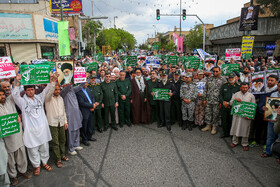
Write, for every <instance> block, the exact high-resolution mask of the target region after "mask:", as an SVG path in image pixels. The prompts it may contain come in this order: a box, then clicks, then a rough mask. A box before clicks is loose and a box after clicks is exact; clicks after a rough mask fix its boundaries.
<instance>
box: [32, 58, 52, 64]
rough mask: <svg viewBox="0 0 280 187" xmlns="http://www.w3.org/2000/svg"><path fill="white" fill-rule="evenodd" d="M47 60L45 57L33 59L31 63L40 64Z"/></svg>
mask: <svg viewBox="0 0 280 187" xmlns="http://www.w3.org/2000/svg"><path fill="white" fill-rule="evenodd" d="M47 61H48V60H47V59H34V60H32V61H31V62H32V64H42V63H44V62H47Z"/></svg>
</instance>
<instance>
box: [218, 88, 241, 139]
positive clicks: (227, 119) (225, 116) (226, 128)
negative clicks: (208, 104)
mask: <svg viewBox="0 0 280 187" xmlns="http://www.w3.org/2000/svg"><path fill="white" fill-rule="evenodd" d="M239 91H240V84H239V83H234V85H231V84H230V83H225V84H223V85H222V87H221V89H220V95H219V98H220V102H221V105H222V108H221V115H222V127H223V132H224V136H229V133H230V129H231V122H232V115H231V114H230V108H225V107H224V106H223V102H224V101H226V102H228V103H229V101H230V100H231V98H232V95H233V94H235V93H236V92H239Z"/></svg>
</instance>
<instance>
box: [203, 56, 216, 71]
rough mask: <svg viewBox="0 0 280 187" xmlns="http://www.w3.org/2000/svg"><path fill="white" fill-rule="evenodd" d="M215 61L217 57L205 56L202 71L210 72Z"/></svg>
mask: <svg viewBox="0 0 280 187" xmlns="http://www.w3.org/2000/svg"><path fill="white" fill-rule="evenodd" d="M216 61H217V56H215V55H206V56H205V60H204V69H205V70H206V71H211V69H212V68H213V67H215V66H216Z"/></svg>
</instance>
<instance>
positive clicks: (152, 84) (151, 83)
mask: <svg viewBox="0 0 280 187" xmlns="http://www.w3.org/2000/svg"><path fill="white" fill-rule="evenodd" d="M150 77H151V79H149V80H148V81H147V84H148V92H149V104H150V108H151V119H150V120H151V123H154V122H158V124H159V103H158V101H156V100H154V99H153V96H154V93H153V92H152V90H153V88H156V87H157V84H158V81H159V80H158V79H157V72H156V71H155V70H152V71H151V76H150Z"/></svg>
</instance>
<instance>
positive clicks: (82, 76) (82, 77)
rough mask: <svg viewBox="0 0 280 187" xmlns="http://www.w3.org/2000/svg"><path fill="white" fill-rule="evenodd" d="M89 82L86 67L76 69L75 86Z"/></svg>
mask: <svg viewBox="0 0 280 187" xmlns="http://www.w3.org/2000/svg"><path fill="white" fill-rule="evenodd" d="M84 82H87V74H86V70H85V68H84V67H75V70H74V84H78V83H84Z"/></svg>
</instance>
